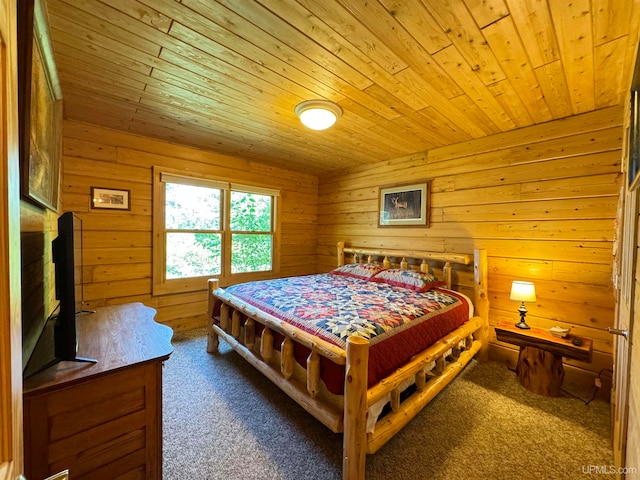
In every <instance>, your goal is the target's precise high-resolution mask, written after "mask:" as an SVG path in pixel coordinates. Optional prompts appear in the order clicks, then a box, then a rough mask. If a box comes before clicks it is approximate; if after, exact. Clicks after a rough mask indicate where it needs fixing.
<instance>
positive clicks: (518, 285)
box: [510, 280, 536, 302]
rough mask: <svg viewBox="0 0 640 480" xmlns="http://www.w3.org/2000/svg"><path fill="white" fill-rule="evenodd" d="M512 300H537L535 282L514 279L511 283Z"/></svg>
mask: <svg viewBox="0 0 640 480" xmlns="http://www.w3.org/2000/svg"><path fill="white" fill-rule="evenodd" d="M510 298H511V300H519V301H521V302H535V301H536V288H535V287H534V285H533V282H523V281H520V280H514V281H513V283H512V284H511V297H510Z"/></svg>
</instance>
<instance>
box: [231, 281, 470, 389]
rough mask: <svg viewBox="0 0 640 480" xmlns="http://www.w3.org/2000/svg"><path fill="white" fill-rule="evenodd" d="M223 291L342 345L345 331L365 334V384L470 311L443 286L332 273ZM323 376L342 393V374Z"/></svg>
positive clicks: (467, 304)
mask: <svg viewBox="0 0 640 480" xmlns="http://www.w3.org/2000/svg"><path fill="white" fill-rule="evenodd" d="M225 291H226V292H227V293H229V294H231V295H233V296H235V297H237V298H239V299H241V300H243V301H244V302H246V303H248V304H250V305H253V306H255V307H257V308H259V309H260V310H262V311H265V312H267V313H269V314H271V315H273V316H275V317H277V318H280V319H281V320H284V321H286V322H287V323H290V324H292V325H294V326H296V327H298V328H300V329H302V330H305V331H307V332H310V333H313V334H314V335H316V336H319V337H321V338H323V339H324V340H326V341H328V342H331V343H333V344H335V345H338V346H340V347H342V348H345V347H346V339H347V337H349V336H350V335H358V336H361V337H365V338H367V339H368V340H369V342H370V345H371V346H370V349H369V378H368V383H369V386H373V385H374V384H375V383H377V382H378V381H379V380H381V379H382V378H384V377H385V376H387V375H389V374H390V373H391V372H392V371H393V370H395V369H396V368H398V367H399V366H401V365H402V364H404V363H406V361H407V360H408V359H409V358H410V357H411V356H413V355H415V354H416V353H418V352H420V351H422V350H424V349H425V348H427V347H429V346H430V345H432V344H433V343H435V342H436V341H437V340H438V339H440V338H442V337H443V336H445V335H447V334H448V333H450V332H451V331H453V330H455V329H456V328H457V327H459V326H460V325H462V324H463V323H464V322H466V321H467V320H468V319H469V318H470V317H471V316H472V313H473V312H472V309H473V306H472V305H471V303H470V302H469V300H468V298H467V297H465V296H464V295H462V294H460V293H458V292H454V291H452V290H448V289H445V288H434V289H431V290H429V291H427V292H424V293H420V292H416V291H413V290H409V289H406V288H401V287H396V286H392V285H388V284H385V283H377V282H373V281H369V280H360V279H357V278H352V277H346V276H341V275H331V274H319V275H308V276H301V277H289V278H281V279H275V280H266V281H258V282H249V283H243V284H239V285H234V286H231V287H227V288H225ZM302 348H304V347H302ZM299 353H300V355H296V357H297V358H298V357H300V358H299V360H303V359H304V358H306V357H305V353H304V352H299ZM299 363H301V365H303V366H304V363H303V362H302V361H300V362H299ZM324 380H325V383H326V384H327V387H328V388H329V390H330V391H332V392H334V393H341V391H342V388H343V385H342V383H343V382H344V377H342V378H337V379H335V382H333V381H332V380H331V379H327V378H324Z"/></svg>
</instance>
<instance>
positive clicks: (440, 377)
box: [207, 242, 489, 480]
mask: <svg viewBox="0 0 640 480" xmlns="http://www.w3.org/2000/svg"><path fill="white" fill-rule="evenodd" d="M337 264H338V265H337V268H336V269H335V270H333V271H331V272H328V273H324V274H319V275H310V276H304V277H289V278H284V279H274V280H268V281H260V282H250V283H247V284H240V285H234V286H230V287H226V288H220V287H219V282H218V280H217V279H210V280H209V291H210V295H209V312H210V313H211V318H210V320H209V321H208V342H207V351H208V352H209V353H216V352H217V351H218V342H219V339H220V338H222V339H223V340H224V341H226V342H227V343H228V344H229V345H230V346H231V347H232V348H233V349H234V350H235V351H236V352H237V353H238V354H240V355H241V356H242V357H244V358H245V359H246V360H247V361H248V362H249V363H250V364H251V365H253V366H254V367H255V368H256V369H258V370H259V371H260V372H261V373H262V374H264V375H265V376H266V377H268V378H269V379H271V380H272V381H273V382H274V383H275V384H276V385H277V386H278V387H280V389H282V390H283V391H284V392H285V393H286V394H287V395H289V397H291V398H292V399H293V400H295V401H296V402H297V403H298V404H299V405H301V406H302V407H303V408H304V409H305V410H307V411H308V412H309V413H311V414H312V415H313V416H314V417H316V418H317V419H318V420H319V421H320V422H322V423H323V424H324V425H325V426H327V427H328V428H329V429H330V430H332V431H333V432H336V433H339V432H342V433H343V479H349V480H362V479H364V472H365V460H366V455H367V454H373V453H375V452H376V451H377V450H378V449H380V448H381V447H382V446H383V445H384V444H385V443H386V442H387V441H389V440H390V439H391V438H392V437H393V436H394V435H395V434H396V433H397V432H398V431H400V429H401V428H402V427H403V426H404V425H406V424H407V423H408V422H409V421H410V420H411V419H412V418H413V417H414V416H415V415H416V414H417V413H419V412H420V410H421V409H422V408H423V407H424V406H425V405H426V404H427V403H429V401H431V399H433V398H434V397H435V396H436V394H437V393H438V392H440V391H441V390H442V389H443V388H444V387H445V386H446V385H447V384H448V383H449V382H451V381H452V380H453V379H454V378H455V377H456V375H457V374H458V373H459V372H461V371H462V369H463V368H464V367H465V365H466V364H467V363H468V362H469V361H470V360H471V359H472V358H473V357H474V356H478V357H479V358H480V359H484V357H486V352H487V332H488V311H489V302H488V298H487V254H486V251H485V250H475V251H474V253H473V255H471V254H456V253H434V252H426V251H406V250H393V249H370V248H354V247H347V246H345V244H344V243H343V242H339V243H338V246H337ZM406 279H408V280H406ZM407 282H409V283H407ZM465 292H466V293H465Z"/></svg>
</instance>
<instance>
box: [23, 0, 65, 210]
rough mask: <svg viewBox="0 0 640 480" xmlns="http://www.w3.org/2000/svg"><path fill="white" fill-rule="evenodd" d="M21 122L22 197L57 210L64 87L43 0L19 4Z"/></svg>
mask: <svg viewBox="0 0 640 480" xmlns="http://www.w3.org/2000/svg"><path fill="white" fill-rule="evenodd" d="M18 3H20V4H22V5H20V8H19V25H20V27H21V31H20V36H19V38H20V54H19V62H20V65H19V73H20V75H19V90H20V92H19V102H20V105H19V109H18V110H19V116H20V119H19V123H20V176H21V183H20V185H21V193H22V197H23V198H25V199H26V200H28V201H30V202H31V203H34V204H36V205H38V206H41V207H45V208H49V209H51V210H53V211H56V212H57V211H58V193H59V187H60V159H61V155H62V91H61V89H60V84H59V82H58V75H57V70H56V66H55V62H54V58H53V48H52V45H51V38H50V34H49V26H48V24H47V12H46V10H45V6H44V4H43V2H42V1H41V0H35V1H25V2H24V3H23V2H18Z"/></svg>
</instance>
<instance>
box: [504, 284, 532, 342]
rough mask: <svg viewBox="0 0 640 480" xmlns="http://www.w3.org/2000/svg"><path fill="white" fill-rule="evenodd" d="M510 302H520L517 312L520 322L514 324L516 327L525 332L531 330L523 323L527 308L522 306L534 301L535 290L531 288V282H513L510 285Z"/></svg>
mask: <svg viewBox="0 0 640 480" xmlns="http://www.w3.org/2000/svg"><path fill="white" fill-rule="evenodd" d="M510 298H511V300H518V301H520V302H522V303H521V304H520V308H519V309H518V312H520V322H519V323H516V327H518V328H522V329H523V330H527V329H529V328H531V327H530V326H529V325H527V322H525V320H524V317H526V316H527V307H525V306H524V302H535V301H536V289H535V287H534V286H533V282H523V281H520V280H514V281H513V283H512V284H511V297H510Z"/></svg>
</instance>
